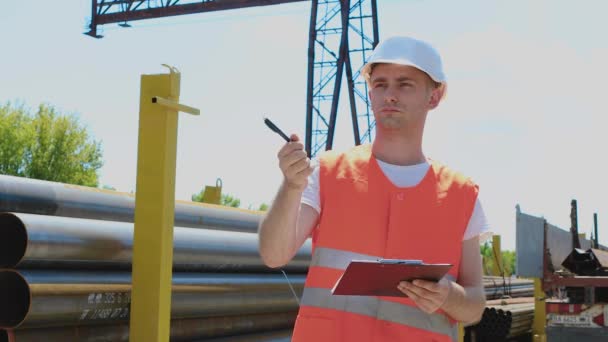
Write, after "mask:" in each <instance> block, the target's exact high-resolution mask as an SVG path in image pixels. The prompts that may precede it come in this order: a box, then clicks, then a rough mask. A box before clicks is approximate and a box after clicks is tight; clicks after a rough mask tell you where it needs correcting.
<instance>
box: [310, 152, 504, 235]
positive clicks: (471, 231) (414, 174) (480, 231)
mask: <svg viewBox="0 0 608 342" xmlns="http://www.w3.org/2000/svg"><path fill="white" fill-rule="evenodd" d="M377 161H378V165H380V168H381V169H382V171H383V172H384V174H385V175H386V177H387V178H388V179H389V180H390V181H391V182H392V183H393V184H395V186H397V187H400V188H404V187H411V186H415V185H417V184H418V183H420V181H421V180H422V178H424V176H425V175H426V173H427V171H428V170H429V168H430V167H431V164H430V163H429V162H428V161H425V162H424V163H421V164H416V165H408V166H403V165H393V164H388V163H385V162H383V161H380V160H377ZM315 164H316V165H317V166H315V169H314V171H313V172H312V174H311V175H310V176H309V177H308V186H307V187H306V189H304V192H303V193H302V200H301V202H302V203H304V204H307V205H309V206H311V207H312V208H314V209H315V210H316V211H317V212H318V213H321V195H320V190H319V166H318V165H319V163H318V162H316V163H315ZM489 227H490V226H489V224H488V221H487V219H486V215H485V213H484V211H483V208H482V206H481V202H480V200H479V196H477V200H476V202H475V208H474V209H473V214H472V215H471V218H470V219H469V223H468V225H467V229H466V231H465V233H464V237H463V240H468V239H471V238H473V237H475V236H479V241H480V242H484V241H485V240H486V239H488V238H489V237H490V236H491V235H492V233H491V232H490V229H489Z"/></svg>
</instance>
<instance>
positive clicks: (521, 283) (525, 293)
mask: <svg viewBox="0 0 608 342" xmlns="http://www.w3.org/2000/svg"><path fill="white" fill-rule="evenodd" d="M483 286H484V288H485V292H486V299H488V300H492V299H501V298H519V297H532V296H534V282H533V281H532V280H529V279H519V278H511V277H505V278H503V277H496V276H484V277H483Z"/></svg>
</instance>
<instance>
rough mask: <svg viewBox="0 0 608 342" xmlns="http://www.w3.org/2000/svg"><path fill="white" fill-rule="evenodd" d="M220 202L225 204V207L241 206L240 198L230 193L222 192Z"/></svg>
mask: <svg viewBox="0 0 608 342" xmlns="http://www.w3.org/2000/svg"><path fill="white" fill-rule="evenodd" d="M220 204H221V205H225V206H227V207H233V208H238V207H240V206H241V200H240V199H238V198H236V197H234V196H232V195H227V194H226V195H225V194H222V199H221V200H220Z"/></svg>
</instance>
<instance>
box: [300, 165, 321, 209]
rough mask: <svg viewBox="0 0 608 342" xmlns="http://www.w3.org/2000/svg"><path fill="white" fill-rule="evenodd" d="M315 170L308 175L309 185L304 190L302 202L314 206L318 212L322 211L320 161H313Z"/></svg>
mask: <svg viewBox="0 0 608 342" xmlns="http://www.w3.org/2000/svg"><path fill="white" fill-rule="evenodd" d="M313 165H315V166H314V170H313V171H312V173H311V174H310V176H308V185H307V186H306V188H305V189H304V192H302V199H301V200H300V202H301V203H304V204H307V205H309V206H311V207H312V208H314V209H315V210H316V211H317V213H319V214H320V213H321V192H320V188H319V163H318V161H314V162H313Z"/></svg>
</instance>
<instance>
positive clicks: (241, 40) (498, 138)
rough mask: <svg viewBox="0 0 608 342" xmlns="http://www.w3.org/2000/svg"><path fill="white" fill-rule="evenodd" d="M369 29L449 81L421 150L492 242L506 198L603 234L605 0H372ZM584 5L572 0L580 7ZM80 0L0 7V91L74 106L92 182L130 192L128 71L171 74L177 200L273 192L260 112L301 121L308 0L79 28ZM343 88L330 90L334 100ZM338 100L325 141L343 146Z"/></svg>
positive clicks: (133, 101) (291, 125) (133, 123)
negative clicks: (439, 65) (98, 155)
mask: <svg viewBox="0 0 608 342" xmlns="http://www.w3.org/2000/svg"><path fill="white" fill-rule="evenodd" d="M378 4H379V23H380V25H379V26H380V36H381V37H386V36H389V35H393V34H406V35H412V36H415V37H418V38H421V39H426V40H429V41H431V42H432V43H433V44H434V45H435V46H436V47H437V48H438V49H439V51H440V52H441V53H442V55H443V59H444V64H445V67H446V73H447V76H448V82H449V83H448V84H449V94H448V97H447V98H446V100H445V101H444V102H443V103H442V104H440V106H439V108H438V109H436V110H435V111H433V112H431V113H430V114H429V118H428V122H427V131H426V134H425V142H424V144H425V145H424V146H425V152H426V154H427V156H429V157H431V158H433V159H436V160H439V161H442V162H445V163H447V164H448V165H450V166H452V167H453V168H455V169H458V170H460V171H462V172H464V173H465V174H467V175H469V176H471V177H472V178H473V179H474V180H475V181H476V182H477V183H478V184H479V185H480V189H481V197H482V201H483V204H484V207H485V209H486V213H487V216H488V218H489V219H490V221H491V223H492V225H493V227H494V231H495V232H496V233H498V234H501V235H502V240H503V247H504V248H506V249H514V248H515V228H514V227H515V205H516V204H518V203H519V204H520V205H521V207H522V210H523V211H524V212H526V213H529V214H533V215H537V216H544V217H546V218H547V219H548V220H549V221H550V222H551V223H553V224H555V225H558V226H560V227H562V228H568V227H569V222H570V221H569V210H570V200H571V199H572V198H576V199H577V200H578V202H579V227H580V230H581V231H582V232H586V233H587V234H589V232H590V231H591V227H592V225H593V223H592V215H593V213H594V212H597V213H598V214H599V226H600V242H602V243H603V244H608V236H607V234H608V229H606V225H607V223H606V222H608V221H607V220H606V215H608V201H606V199H605V198H604V194H606V193H608V185H607V182H606V178H605V176H604V175H605V174H606V173H607V171H608V170H607V167H606V165H607V163H606V162H607V158H608V157H606V153H605V151H604V148H602V146H608V138H607V136H606V134H605V130H606V129H605V126H604V124H605V122H606V120H605V118H604V116H605V115H606V114H607V113H608V111H607V110H606V109H607V105H606V102H605V100H604V97H605V96H606V95H605V94H604V89H605V85H604V82H605V80H606V78H607V77H608V68H607V67H606V65H605V61H606V60H608V40H606V38H605V32H608V27H607V26H608V24H606V22H605V13H607V12H608V3H606V2H605V1H599V0H597V1H585V2H584V3H583V2H576V3H575V2H573V1H558V0H552V1H534V2H530V1H524V0H519V1H508V2H507V1H500V2H499V1H414V0H412V1H410V0H378ZM583 4H584V5H583ZM89 15H90V1H89V0H78V1H76V0H70V1H67V0H66V1H62V2H61V6H59V5H57V2H49V1H12V2H3V3H2V4H0V32H1V33H0V36H1V38H2V40H1V42H2V43H1V44H2V45H1V46H2V53H1V54H0V80H1V82H0V102H2V103H4V102H6V101H13V102H14V101H22V102H24V103H25V104H26V105H28V106H30V107H36V106H37V105H38V104H39V103H41V102H44V103H50V104H52V105H54V106H56V107H57V108H58V109H60V110H61V111H64V112H70V113H77V114H78V116H79V117H80V120H81V122H82V123H83V124H85V125H86V126H87V127H88V128H89V130H90V132H91V133H92V134H93V136H94V137H95V138H96V139H98V140H101V142H102V146H103V151H104V161H105V165H104V167H103V169H102V170H101V182H102V184H106V185H110V186H113V187H115V188H116V189H118V190H121V191H131V190H134V189H135V175H136V163H137V157H136V151H137V123H138V114H139V108H138V106H139V102H138V101H139V78H140V75H141V74H153V73H161V72H165V69H164V68H163V67H161V64H162V63H167V64H170V65H173V66H175V67H177V68H178V69H180V71H181V72H182V85H181V89H182V94H181V102H182V103H184V104H187V105H190V106H194V107H197V108H199V109H200V110H201V116H200V117H193V116H189V115H186V114H183V115H181V116H180V128H179V142H178V144H179V146H178V160H177V183H176V197H177V198H178V199H189V198H190V196H191V194H193V193H195V192H198V191H199V190H200V189H201V188H202V187H203V186H204V185H205V184H208V185H212V184H215V180H216V178H218V177H220V178H222V181H223V184H224V192H225V193H230V194H233V195H235V196H237V197H239V198H240V199H241V201H242V204H243V206H244V207H247V206H248V205H252V206H253V207H257V206H259V204H260V203H264V202H265V203H268V202H271V201H272V198H273V196H274V194H275V191H276V189H277V187H278V185H279V183H280V181H281V174H280V171H279V169H278V166H277V160H276V152H277V151H278V149H279V148H280V147H281V144H282V141H281V139H280V138H279V137H278V136H277V135H275V134H274V133H271V132H270V131H268V130H267V129H266V128H265V126H264V125H263V123H262V117H263V116H264V115H267V116H269V117H270V118H272V119H273V121H275V123H277V124H278V125H279V126H280V127H281V128H283V129H284V130H286V131H290V132H295V133H299V134H300V135H303V133H304V130H305V103H306V73H307V47H308V41H307V39H308V29H309V28H308V26H309V16H310V3H309V2H302V3H295V4H285V5H278V6H271V7H261V8H254V9H244V10H232V11H226V12H217V13H207V14H196V15H189V16H181V17H175V18H170V19H163V20H153V21H139V22H132V23H131V24H132V26H133V27H132V28H128V29H123V28H120V27H118V26H117V25H106V26H104V27H103V34H104V35H105V37H104V38H103V39H100V40H97V39H93V38H91V37H89V36H86V35H83V34H82V32H84V31H85V26H86V24H87V23H88V21H87V20H88V16H89ZM344 95H345V94H343V96H342V99H346V97H345V96H344ZM346 104H347V101H344V100H343V101H341V110H340V113H339V115H338V124H337V125H338V127H337V131H336V142H335V148H336V149H345V148H348V147H350V146H352V144H353V139H352V132H351V126H350V122H349V120H350V119H349V113H348V108H347V107H346V106H345V105H346Z"/></svg>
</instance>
